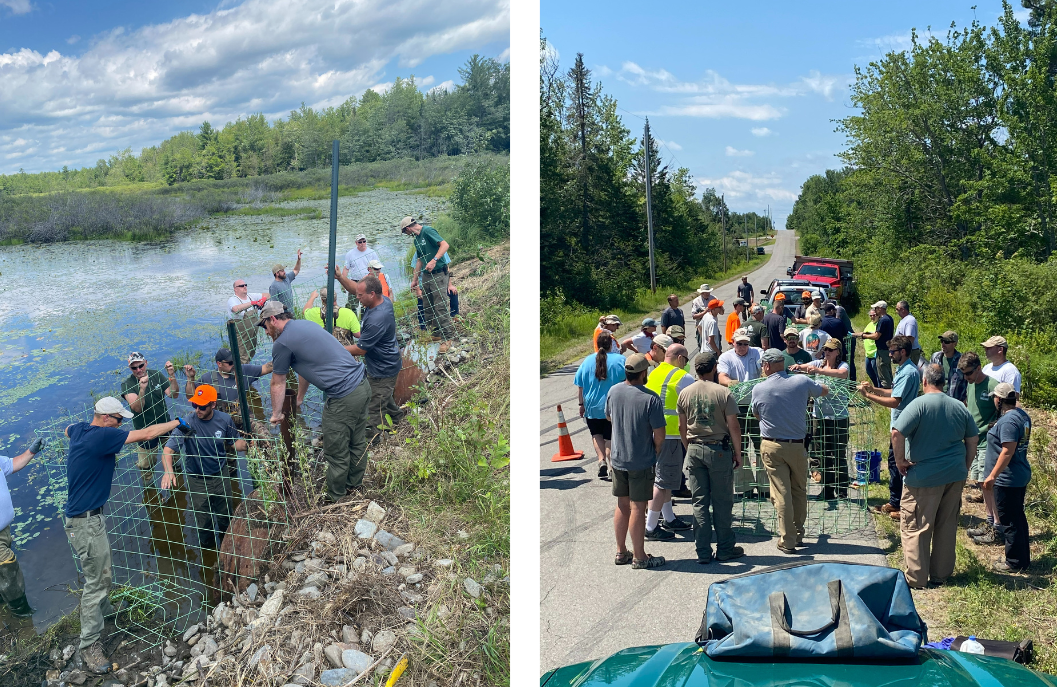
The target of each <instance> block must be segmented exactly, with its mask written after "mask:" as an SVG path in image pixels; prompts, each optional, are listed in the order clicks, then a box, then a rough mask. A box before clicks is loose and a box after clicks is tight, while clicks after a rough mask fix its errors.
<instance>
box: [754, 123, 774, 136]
mask: <svg viewBox="0 0 1057 687" xmlns="http://www.w3.org/2000/svg"><path fill="white" fill-rule="evenodd" d="M749 131H751V132H752V135H753V136H759V137H761V138H763V137H764V136H774V135H775V133H774V132H773V131H771V130H770V129H768V128H767V127H765V126H757V127H753V128H752V129H750V130H749Z"/></svg>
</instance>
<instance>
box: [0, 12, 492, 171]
mask: <svg viewBox="0 0 1057 687" xmlns="http://www.w3.org/2000/svg"><path fill="white" fill-rule="evenodd" d="M509 46H510V8H509V0H457V1H452V2H442V3H438V2H435V0H245V1H244V2H231V1H226V0H225V1H223V2H219V3H218V2H216V1H214V2H203V1H201V0H193V1H189V0H183V1H181V0H166V1H165V2H144V1H143V0H139V1H138V2H131V1H128V0H110V1H98V0H80V1H73V0H50V1H49V0H0V173H11V172H17V171H18V170H19V168H24V169H25V170H26V171H27V172H35V171H42V170H56V169H59V168H61V167H62V166H63V165H69V166H71V167H81V166H86V165H88V166H90V165H94V164H95V161H96V160H97V159H99V158H106V157H109V156H110V155H111V154H113V153H115V152H116V151H119V150H122V149H124V148H126V147H131V148H132V150H133V152H134V153H137V154H138V153H139V151H140V149H141V148H143V147H145V146H149V145H154V144H157V143H159V142H160V141H161V140H163V139H165V138H167V137H169V136H171V135H173V134H174V133H176V132H178V131H181V130H185V129H197V128H198V126H199V125H200V124H201V123H202V121H204V120H209V121H210V122H211V123H212V124H213V125H214V126H223V125H224V123H225V122H228V121H233V120H234V119H236V118H237V117H238V116H240V115H247V114H252V113H255V112H263V113H264V114H265V115H267V116H268V117H269V118H271V119H274V118H276V117H279V116H286V115H287V113H288V112H289V111H290V110H291V109H294V108H296V107H298V106H299V105H300V104H301V102H302V101H303V102H305V103H307V104H308V105H311V106H313V107H325V106H328V105H336V104H339V103H341V102H342V101H343V100H345V99H346V98H348V97H349V96H351V95H357V96H358V95H360V94H362V93H363V92H364V91H365V90H367V89H368V88H374V89H375V90H384V89H385V88H386V87H387V85H388V84H391V83H392V81H393V79H394V78H395V77H397V76H403V77H407V76H409V75H412V74H414V75H415V77H416V79H417V81H418V82H419V84H420V85H422V86H424V87H426V88H438V87H440V88H444V87H450V86H451V85H452V84H453V82H458V80H459V76H458V68H459V67H460V66H462V64H463V63H464V62H465V61H466V59H467V58H468V57H470V56H471V55H473V54H474V53H479V54H481V55H484V56H486V57H495V58H499V59H500V60H502V61H506V60H508V59H509V58H508V55H509Z"/></svg>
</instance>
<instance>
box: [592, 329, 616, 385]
mask: <svg viewBox="0 0 1057 687" xmlns="http://www.w3.org/2000/svg"><path fill="white" fill-rule="evenodd" d="M612 348H613V333H612V332H611V331H609V330H608V329H603V330H602V331H600V332H599V333H598V353H595V379H597V380H598V381H600V382H604V381H605V380H606V375H607V374H608V371H609V363H608V360H607V356H608V355H609V352H610V350H611V349H612Z"/></svg>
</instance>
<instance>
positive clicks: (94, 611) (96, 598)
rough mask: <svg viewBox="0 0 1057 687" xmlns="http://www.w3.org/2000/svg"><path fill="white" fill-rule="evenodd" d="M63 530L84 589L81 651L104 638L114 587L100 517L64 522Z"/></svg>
mask: <svg viewBox="0 0 1057 687" xmlns="http://www.w3.org/2000/svg"><path fill="white" fill-rule="evenodd" d="M63 529H64V530H65V531H66V538H67V539H69V540H70V546H72V547H73V551H74V553H76V554H77V558H78V559H79V560H80V562H81V572H82V573H84V588H83V589H82V590H81V643H80V648H81V649H84V648H86V647H89V646H91V645H92V644H95V643H96V642H97V641H98V640H99V639H100V637H101V636H102V634H103V618H104V617H105V616H108V615H111V614H113V612H114V608H113V606H111V604H110V586H111V585H112V584H113V578H112V575H111V568H112V567H113V561H112V559H111V556H110V541H109V540H108V539H107V536H106V521H105V520H104V519H103V515H102V514H99V515H91V516H88V517H84V518H64V521H63Z"/></svg>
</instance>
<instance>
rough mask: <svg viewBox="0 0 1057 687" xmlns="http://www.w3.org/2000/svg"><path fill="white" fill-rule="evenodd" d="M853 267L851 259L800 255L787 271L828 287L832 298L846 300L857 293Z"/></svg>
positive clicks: (791, 274) (798, 277) (828, 292)
mask: <svg viewBox="0 0 1057 687" xmlns="http://www.w3.org/2000/svg"><path fill="white" fill-rule="evenodd" d="M853 269H854V265H853V264H852V261H851V260H838V259H836V258H815V257H810V256H804V255H798V256H796V258H795V260H794V262H793V266H792V267H790V268H789V269H787V270H786V271H785V273H786V274H788V275H789V276H790V277H792V278H794V279H803V280H805V281H809V282H811V283H812V284H814V285H816V286H820V287H822V288H824V289H826V293H827V294H828V295H829V297H830V298H833V299H835V300H839V301H845V300H847V299H848V297H849V296H851V295H852V294H853V293H855V279H854V276H853Z"/></svg>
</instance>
